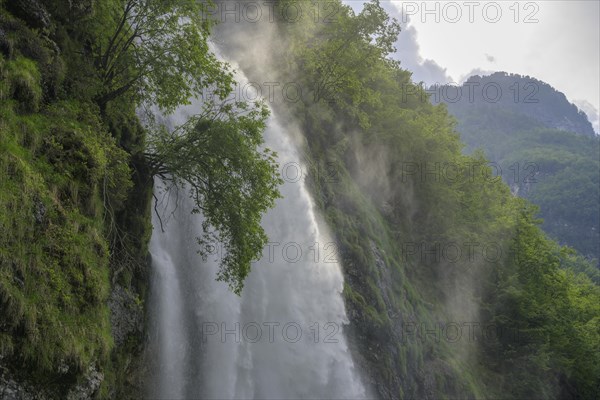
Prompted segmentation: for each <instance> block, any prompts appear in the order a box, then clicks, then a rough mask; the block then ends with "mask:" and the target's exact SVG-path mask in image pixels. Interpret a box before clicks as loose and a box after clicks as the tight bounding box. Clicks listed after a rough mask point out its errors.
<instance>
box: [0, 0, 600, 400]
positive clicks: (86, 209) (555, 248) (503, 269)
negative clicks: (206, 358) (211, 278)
mask: <svg viewBox="0 0 600 400" xmlns="http://www.w3.org/2000/svg"><path fill="white" fill-rule="evenodd" d="M320 3H321V5H322V6H323V7H325V6H327V5H329V6H330V7H331V6H333V7H335V10H336V12H335V13H334V14H333V16H332V17H331V19H330V20H328V21H326V22H324V21H323V20H320V19H313V18H305V19H302V20H301V21H298V22H297V23H289V21H286V18H285V15H286V14H285V12H282V10H284V9H285V8H286V7H288V6H289V5H290V4H295V5H300V6H302V4H306V2H294V1H279V2H277V3H276V5H275V15H276V16H278V17H277V19H276V22H275V23H273V24H268V25H267V26H265V25H264V24H255V25H254V26H253V27H242V26H241V25H242V24H238V25H236V26H234V27H231V26H229V27H228V26H221V27H218V26H217V27H216V30H215V31H214V33H213V35H214V37H215V38H216V40H220V41H223V42H225V43H226V44H227V45H228V46H229V50H228V51H229V52H231V53H236V54H237V57H238V58H237V59H239V60H240V65H241V67H242V68H243V69H244V71H247V74H248V75H249V76H250V77H251V78H252V79H256V80H259V81H261V82H265V81H270V80H269V79H276V80H279V81H280V82H295V83H296V84H298V85H299V87H301V88H302V91H301V98H300V99H298V100H297V101H294V102H292V101H280V102H277V103H276V104H272V107H273V108H274V109H275V110H276V111H277V112H278V113H279V115H281V116H283V118H284V119H285V120H286V122H287V123H289V124H297V125H298V126H299V127H300V128H301V131H302V132H303V133H304V137H305V144H306V146H305V147H306V158H307V165H308V166H309V167H310V168H309V169H310V173H309V177H308V179H309V182H310V185H311V189H312V194H313V196H314V198H315V201H316V203H317V205H318V207H319V209H320V210H321V212H322V214H323V216H324V217H325V219H326V220H327V222H328V223H329V225H330V226H331V228H332V233H333V235H334V237H335V238H336V241H337V244H338V247H339V251H340V256H341V257H340V258H341V260H342V264H343V268H344V275H345V287H344V297H345V301H346V307H347V309H348V316H349V319H350V325H349V327H348V330H349V334H350V341H351V344H352V350H353V353H354V357H355V359H356V360H357V361H358V364H359V365H360V367H361V369H362V372H363V374H364V375H365V377H366V379H367V381H368V382H369V383H370V384H371V385H372V388H373V394H374V395H375V396H377V397H382V398H429V399H434V398H456V397H460V398H500V397H502V398H506V397H509V398H573V399H575V398H589V399H592V398H595V397H597V395H598V388H599V381H598V379H599V378H598V377H599V376H600V370H599V368H600V362H599V361H600V359H599V357H600V355H599V354H600V352H599V351H598V350H599V346H600V317H599V314H600V308H599V307H600V292H599V289H598V286H597V284H596V283H594V282H592V281H591V280H590V279H589V278H588V277H587V276H585V275H584V274H581V273H579V272H578V271H581V270H584V269H585V268H587V267H588V266H589V265H588V264H587V261H586V260H583V259H581V258H580V257H578V256H577V255H575V254H574V253H573V252H572V251H571V250H569V249H568V248H564V247H561V246H559V245H558V244H557V243H555V242H553V241H552V240H550V239H548V238H547V237H546V235H545V234H544V233H543V232H542V230H541V229H540V228H539V221H538V220H537V218H536V209H535V207H532V206H531V204H530V203H528V202H527V201H526V200H523V199H520V198H517V197H514V196H513V195H512V194H511V192H510V189H509V187H508V186H507V185H506V184H504V183H502V182H501V181H500V180H498V179H492V178H491V176H492V171H491V169H490V168H489V166H488V164H489V163H488V160H487V159H486V158H485V157H484V156H483V155H481V154H475V155H473V156H469V155H465V154H463V153H462V149H463V144H462V143H461V142H460V138H459V133H458V132H457V131H456V128H455V126H456V124H455V121H454V119H453V118H452V117H450V115H449V114H448V111H447V109H446V107H445V106H443V105H437V106H436V105H432V104H431V103H429V102H423V101H422V97H423V96H426V94H424V93H423V89H422V88H420V87H419V86H418V85H416V84H415V83H413V82H412V81H411V76H410V72H409V71H406V70H403V69H402V68H401V66H400V65H398V64H397V63H395V62H393V61H391V60H390V59H389V58H388V55H389V54H390V53H391V52H392V43H394V41H395V36H396V35H397V34H398V33H399V28H398V25H397V24H396V23H395V22H394V21H391V20H390V19H389V18H388V16H387V15H386V14H385V12H384V11H383V9H382V8H381V7H380V4H379V2H378V1H371V2H370V3H367V5H366V6H365V9H364V11H363V12H362V13H361V14H359V15H354V13H353V12H352V11H351V9H349V8H348V7H346V6H343V5H342V3H341V2H339V1H333V2H332V1H328V2H327V4H324V3H325V2H320ZM189 4H192V3H189ZM194 4H195V3H194ZM128 5H132V7H141V8H140V9H138V11H139V10H147V11H148V12H156V13H159V14H158V15H160V16H164V17H165V19H164V21H166V23H167V25H166V26H167V27H169V26H170V28H171V29H173V28H174V27H177V24H174V21H177V22H178V20H177V19H173V18H169V17H173V16H181V14H178V13H180V12H195V11H198V9H197V8H194V6H190V7H191V8H189V9H188V8H186V7H187V5H188V3H183V6H182V8H183V9H182V8H178V6H181V3H179V2H177V1H163V2H158V1H152V0H143V1H142V0H139V1H133V0H130V1H125V0H112V1H107V2H103V3H100V2H92V1H86V0H81V1H71V2H68V4H67V2H63V1H59V0H55V1H45V2H38V1H15V2H13V1H3V2H2V3H0V9H1V11H2V14H0V50H1V51H0V76H1V81H0V117H1V119H0V171H2V174H1V175H0V207H1V209H2V213H1V214H0V218H1V219H0V223H1V224H2V231H1V232H0V315H1V319H0V371H1V377H2V379H8V378H7V377H10V379H11V380H16V381H18V382H24V383H27V385H28V386H26V387H29V388H30V389H28V390H29V392H35V394H36V395H39V396H40V397H42V398H66V397H73V396H74V393H77V394H78V395H81V396H83V397H84V398H114V397H117V398H127V397H136V396H137V397H139V396H140V393H141V392H140V391H139V390H140V386H141V385H142V384H143V383H142V382H141V379H142V376H143V372H144V371H143V369H144V362H143V355H141V354H142V350H143V341H144V333H143V330H144V324H143V321H142V322H140V321H138V319H143V317H141V316H140V315H141V314H142V313H143V308H144V300H145V291H146V288H147V279H148V276H147V272H148V271H147V268H148V264H147V259H146V258H147V241H148V237H149V234H150V232H151V229H152V228H151V226H150V218H149V217H150V212H151V208H152V176H153V175H155V176H161V175H162V176H163V178H166V179H169V178H168V177H169V176H171V175H169V172H172V173H177V175H176V177H177V179H175V180H174V181H173V184H175V185H177V184H182V181H185V182H187V183H188V184H196V185H197V188H198V191H197V192H196V193H197V194H198V196H197V197H196V200H197V201H198V203H197V205H198V207H199V208H201V209H203V210H204V209H206V210H208V211H207V212H208V213H210V212H212V213H213V214H209V215H212V217H213V219H212V220H211V222H212V223H213V224H214V225H216V227H222V228H224V229H223V230H222V232H224V233H225V237H220V238H217V239H220V240H225V241H227V240H229V242H228V243H229V244H230V245H231V246H230V247H229V248H230V249H231V251H232V253H231V254H232V257H230V258H228V259H226V262H225V263H224V264H223V270H222V271H223V274H222V275H221V276H220V278H221V279H222V280H224V281H226V282H227V283H229V284H230V285H231V287H232V289H233V290H242V286H243V279H244V277H245V276H246V275H247V273H248V271H249V268H250V260H251V259H252V258H253V256H254V255H255V253H256V251H257V249H260V247H261V246H262V245H264V241H265V240H266V238H265V237H264V234H263V233H262V231H261V230H260V227H259V226H257V224H258V222H259V220H260V215H261V213H262V212H264V210H265V209H266V208H268V206H269V205H270V200H272V199H273V198H274V197H276V195H277V193H276V190H275V189H274V186H273V184H275V183H277V182H278V180H279V177H278V176H276V174H275V171H276V169H275V168H274V165H273V159H272V158H270V157H269V154H268V153H263V152H262V150H259V149H260V145H261V140H260V132H261V130H262V129H263V128H264V123H265V120H266V115H265V114H264V112H263V111H264V110H263V108H261V107H260V106H257V108H253V106H252V105H246V107H247V108H246V110H249V112H248V113H245V114H244V113H242V115H245V116H246V117H245V118H241V119H239V118H236V117H235V115H237V114H236V111H238V110H236V109H227V110H225V114H224V115H225V116H224V118H225V120H224V121H223V120H220V121H219V122H217V123H215V124H210V123H207V119H208V120H210V121H214V120H215V118H214V117H215V115H214V114H204V116H205V117H206V115H209V117H210V118H203V117H202V115H200V117H199V118H198V119H193V120H191V121H190V124H188V125H187V126H186V127H185V130H184V133H185V134H184V135H182V136H178V137H173V135H169V132H168V131H166V130H165V129H161V127H159V128H157V130H155V131H152V130H149V129H148V126H147V125H146V127H144V126H142V125H141V123H140V121H139V119H138V116H137V115H136V109H137V108H138V107H139V106H140V105H142V104H143V103H145V104H148V103H150V104H158V105H161V106H162V108H163V109H164V110H166V111H167V112H168V111H169V110H171V111H172V110H173V109H174V108H175V107H177V105H179V104H182V103H183V104H184V103H185V102H186V101H187V100H188V98H189V97H191V96H193V95H198V91H201V90H202V89H204V88H206V87H208V86H210V85H216V86H217V88H220V90H221V92H220V93H221V95H223V96H224V97H226V96H227V94H229V93H230V91H231V84H232V83H233V82H232V75H231V73H230V70H229V68H228V67H227V66H226V65H224V64H221V63H219V62H217V61H216V59H215V58H214V57H213V56H212V55H211V54H210V51H209V48H208V45H207V43H208V42H207V41H208V32H209V31H210V29H212V26H211V25H210V24H206V25H205V24H204V23H205V20H204V19H194V18H191V19H190V20H189V22H190V26H189V27H188V28H187V30H181V32H182V34H188V35H190V37H189V38H191V39H192V40H191V41H190V42H185V43H193V44H195V46H191V47H185V46H176V45H177V44H181V43H182V42H179V43H175V45H174V43H173V42H169V40H171V39H175V38H179V37H178V36H177V35H170V36H169V35H167V36H166V39H169V40H166V41H164V42H162V43H161V44H162V45H163V46H166V45H167V44H169V45H171V46H172V47H169V49H168V50H169V52H170V53H169V55H172V54H180V55H181V53H177V51H182V52H184V53H185V52H186V51H188V50H190V49H191V50H192V51H191V52H190V53H185V55H186V56H189V57H190V58H189V59H186V60H187V61H188V62H189V63H192V64H191V65H190V64H185V63H184V64H181V63H179V62H176V63H172V64H169V62H170V61H173V60H174V58H171V59H170V60H169V59H167V58H165V59H158V61H159V63H158V64H155V66H156V67H157V68H156V69H155V70H146V69H143V68H144V67H146V64H145V63H143V61H144V60H146V61H148V58H146V59H144V57H148V56H152V54H154V55H155V54H156V53H151V52H152V51H159V52H160V51H163V50H164V48H161V47H160V46H157V47H156V46H152V47H149V48H146V49H142V50H143V51H141V50H140V49H139V48H136V47H135V46H134V47H127V46H125V47H122V49H123V50H122V51H121V52H119V53H117V54H116V55H115V53H111V52H110V51H107V50H106V49H107V48H108V49H110V48H114V46H115V43H117V44H118V43H121V44H123V43H127V38H128V37H131V36H120V35H121V33H120V32H130V30H129V29H130V28H132V27H135V26H136V25H135V24H136V23H138V24H139V22H140V20H136V19H135V17H131V18H123V16H124V15H127V13H124V11H123V10H127V7H128ZM146 6H152V7H150V8H144V7H146ZM130 11H131V10H130ZM160 13H162V14H160ZM130 15H144V14H139V13H138V14H135V13H134V14H130ZM190 15H192V16H193V15H194V14H190ZM123 21H124V22H123ZM169 24H170V25H169ZM222 25H225V24H222ZM133 31H134V32H137V31H136V30H135V29H133ZM151 32H152V31H151ZM161 32H162V31H161V30H160V29H158V30H157V31H155V33H156V34H158V35H159V34H160V33H161ZM170 32H179V31H178V30H175V31H173V30H171V31H170ZM115 33H116V34H115ZM133 37H134V38H135V35H133ZM113 38H115V39H114V40H112V39H113ZM119 38H123V39H124V42H120V39H119ZM266 41H268V43H269V44H270V45H271V46H264V47H262V48H261V50H262V52H256V51H255V50H256V48H255V45H256V43H263V44H265V42H266ZM132 42H134V39H132ZM146 51H147V52H150V53H147V52H146ZM105 54H109V55H110V54H112V55H115V56H114V57H112V58H111V57H104V55H105ZM161 54H162V53H161ZM175 59H177V58H175ZM177 60H179V59H177ZM109 61H110V62H109ZM162 61H164V63H162V64H161V63H160V62H162ZM140 63H141V64H140ZM170 66H173V69H170V68H169V67H170ZM178 68H179V69H178ZM186 68H189V70H186ZM195 72H198V73H199V75H198V76H195V77H194V76H192V77H190V74H193V73H195ZM186 73H187V75H186ZM140 74H142V75H144V76H147V77H148V79H146V80H141V81H140V80H139V77H140ZM136 78H137V79H136ZM194 78H197V79H194ZM144 96H148V98H145V97H144ZM239 107H244V105H239ZM228 111H230V112H231V113H229V114H228V113H227V112H228ZM207 112H210V110H209V111H207ZM220 115H222V114H220ZM228 117H231V119H227V118H228ZM151 128H152V129H154V126H151ZM162 128H164V127H162ZM180 138H182V139H185V140H184V141H183V142H179V141H178V139H180ZM240 138H242V139H244V140H243V141H242V142H239V141H237V139H240ZM217 139H223V140H226V142H223V141H219V140H217ZM206 140H209V141H210V143H211V144H212V145H211V146H210V147H209V149H210V153H209V154H206V153H203V152H202V151H197V152H194V151H190V152H189V153H186V154H187V155H188V156H189V157H190V158H193V159H194V160H195V161H197V162H198V165H201V163H202V162H203V161H207V162H211V161H215V160H217V161H218V160H222V159H223V156H226V157H227V159H231V160H238V161H239V163H234V164H232V165H233V166H238V167H239V166H241V167H242V168H245V167H246V166H249V169H248V168H246V169H245V170H247V171H252V172H256V174H257V175H256V176H257V178H256V179H252V176H248V175H244V174H234V175H235V176H236V177H237V176H239V177H242V178H243V179H240V180H239V181H238V180H230V179H228V176H229V174H228V171H229V170H228V169H227V167H226V166H227V165H228V164H222V163H221V165H222V166H225V168H220V167H219V168H217V169H216V173H215V174H214V175H211V173H212V171H213V169H212V168H210V169H202V168H200V167H198V168H194V166H195V165H196V164H190V163H189V160H190V158H178V157H177V155H179V154H184V153H180V152H179V151H180V150H181V149H182V146H185V148H186V149H190V150H202V149H204V148H203V147H200V146H198V143H199V142H200V143H201V142H203V141H206ZM233 142H235V143H242V144H243V145H242V146H238V147H235V146H227V143H229V144H232V143H233ZM157 150H160V151H157ZM225 150H230V151H229V152H226V151H225ZM186 161H187V163H186ZM215 162H216V161H215ZM215 165H216V164H215ZM441 166H450V167H449V168H446V169H441V168H442V167H441ZM438 168H439V169H438ZM473 168H476V170H477V171H478V172H481V171H483V172H485V173H477V174H473V173H472V171H473ZM432 171H433V173H431V172H432ZM442 171H443V172H442ZM324 172H326V173H324ZM207 176H210V177H211V181H212V179H215V180H216V182H219V185H217V186H216V187H215V186H208V185H207V186H202V183H201V182H202V179H203V178H206V177H207ZM248 180H249V181H251V182H252V183H254V184H255V185H254V186H251V187H252V188H253V189H254V190H250V191H246V192H244V191H237V190H239V189H240V188H244V187H246V186H244V185H245V184H246V183H247V181H248ZM226 192H227V193H228V192H231V193H233V194H234V195H235V194H239V197H235V196H232V197H227V199H228V201H227V203H226V204H228V206H227V207H223V206H222V204H223V203H221V202H220V199H221V198H222V197H221V196H224V195H225V194H224V193H226ZM244 194H246V195H245V196H243V195H244ZM246 215H248V216H249V217H248V218H245V217H244V216H246ZM208 233H209V234H210V230H209V232H208ZM123 310H125V311H123ZM131 319H133V320H134V321H135V322H131ZM123 326H125V328H123ZM486 328H491V329H492V331H493V334H490V333H489V329H486ZM450 329H452V330H450ZM457 329H458V332H461V336H460V337H458V338H457V336H456V333H457ZM467 330H468V332H469V333H467ZM5 376H6V378H5ZM0 383H1V382H0Z"/></svg>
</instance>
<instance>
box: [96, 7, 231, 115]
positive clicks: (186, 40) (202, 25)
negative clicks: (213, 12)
mask: <svg viewBox="0 0 600 400" xmlns="http://www.w3.org/2000/svg"><path fill="white" fill-rule="evenodd" d="M118 3H120V6H119V7H115V6H114V3H105V4H99V7H109V10H107V11H105V12H103V13H101V14H102V15H112V21H111V23H110V24H109V23H108V22H107V21H101V22H99V25H100V26H99V28H98V29H104V30H106V27H107V26H110V25H113V26H114V30H113V31H112V33H111V34H109V35H103V36H99V37H98V40H97V42H96V43H95V44H94V46H93V53H94V58H95V63H96V67H97V70H98V73H99V75H100V81H101V83H102V86H101V89H100V90H99V93H98V95H97V102H98V103H99V104H100V106H101V107H104V106H105V105H106V103H107V102H109V101H111V100H114V99H115V98H117V97H119V96H121V95H123V94H125V93H127V92H129V93H130V94H132V95H133V96H135V97H136V100H137V101H138V102H143V103H146V104H152V105H158V106H159V107H160V108H161V109H163V110H164V111H166V112H172V111H173V110H174V109H175V108H176V107H177V106H179V105H181V104H188V103H189V99H190V98H191V97H193V96H194V95H195V94H197V93H199V92H201V91H202V90H203V89H205V88H207V87H209V86H213V87H214V90H215V91H216V92H217V94H219V95H222V96H223V97H225V96H226V94H227V93H228V92H229V90H230V89H231V84H232V82H233V77H232V74H231V72H230V71H229V69H228V67H227V65H226V64H225V63H223V62H221V61H219V60H218V59H217V58H216V57H215V55H214V54H213V53H212V52H211V51H210V48H209V45H208V37H209V34H210V29H211V27H212V26H213V25H214V21H213V20H212V19H210V18H207V13H206V7H208V6H209V5H210V3H212V2H210V1H209V2H200V1H185V0H183V1H182V0H119V1H118Z"/></svg>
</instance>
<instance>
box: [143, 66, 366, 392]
mask: <svg viewBox="0 0 600 400" xmlns="http://www.w3.org/2000/svg"><path fill="white" fill-rule="evenodd" d="M243 79H244V77H241V80H243ZM192 108H193V106H192ZM187 111H189V107H187V108H182V109H181V110H179V111H178V112H177V113H176V114H175V115H174V116H173V118H175V120H171V122H172V123H174V124H177V123H181V122H183V120H184V119H185V116H186V113H187ZM287 130H288V129H287V128H286V127H284V126H282V125H281V124H280V123H279V122H278V120H277V118H276V116H273V117H271V119H270V120H269V124H268V128H267V129H266V131H265V142H266V146H267V147H269V148H270V149H272V150H274V151H276V152H277V153H278V162H279V163H280V165H281V166H287V167H288V168H286V171H287V175H290V176H288V177H287V178H288V179H286V182H285V183H284V184H283V185H282V187H281V188H280V191H281V194H282V196H283V198H282V199H279V200H278V201H277V203H276V206H275V207H274V208H273V209H272V210H270V211H269V212H268V213H267V214H266V215H265V217H264V219H263V224H262V225H263V227H264V229H265V231H266V233H267V235H268V236H269V238H270V241H271V243H270V244H269V246H268V247H267V248H266V249H265V251H264V252H263V257H262V259H261V260H260V261H258V262H256V263H254V264H253V266H252V271H251V273H250V274H249V276H248V278H247V279H246V281H245V286H244V290H243V292H242V295H241V296H236V295H235V294H233V293H232V292H230V291H229V289H228V288H227V286H226V285H225V284H224V283H222V282H217V281H215V276H216V273H217V268H218V257H219V253H220V249H218V248H216V249H215V251H214V254H213V256H212V257H211V256H209V257H208V260H207V261H203V260H202V258H201V257H200V256H199V255H198V254H197V250H198V244H197V242H196V240H195V238H196V237H197V236H200V233H201V222H202V219H201V217H200V216H197V215H191V214H190V210H191V208H192V204H191V200H190V199H189V196H187V195H185V194H182V193H180V194H179V196H177V198H176V197H175V196H176V195H175V194H170V195H169V196H168V197H167V198H166V199H163V206H162V207H161V210H162V215H164V216H170V217H169V219H170V220H169V221H167V222H166V224H165V227H164V228H165V231H164V232H162V231H161V223H160V221H159V219H158V217H157V216H156V215H155V216H154V217H153V223H154V232H153V235H152V239H151V242H150V252H151V254H152V266H153V278H152V286H151V294H150V313H151V315H152V318H151V328H150V331H151V338H152V339H151V345H150V349H151V350H150V351H151V352H152V358H153V363H152V364H153V366H152V369H153V370H154V372H153V377H154V379H152V382H150V384H149V394H150V396H151V397H153V398H157V397H158V398H169V399H176V398H219V399H223V398H227V399H229V398H261V399H286V398H287V399H292V398H294V399H296V398H328V399H333V398H344V399H351V398H361V397H365V389H364V388H363V385H362V384H361V381H360V379H359V377H358V372H357V371H356V369H355V368H354V364H353V362H352V358H351V355H350V352H349V349H348V346H347V344H346V340H345V338H344V336H343V333H342V327H343V324H345V323H346V322H347V321H346V314H345V309H344V303H343V299H342V295H341V292H342V288H343V276H342V273H341V270H340V267H339V264H338V263H337V260H336V254H335V246H333V244H332V243H331V241H330V240H329V239H328V237H327V234H326V233H325V232H324V229H325V228H324V225H323V224H322V223H319V222H318V221H317V217H316V214H315V210H314V206H313V203H312V201H311V198H310V195H309V193H308V191H307V188H306V186H305V184H304V180H303V179H296V178H300V177H298V176H291V175H295V173H296V172H299V171H300V169H299V168H296V167H299V166H300V155H299V152H298V150H297V146H296V145H295V144H294V142H293V140H292V135H291V134H290V132H288V131H287ZM290 166H291V168H290ZM292 170H294V171H295V172H294V173H292V172H290V171H292ZM159 185H160V182H157V185H156V186H157V188H155V190H157V191H158V190H159V189H158V186H159ZM176 203H177V207H175V204H176ZM164 219H165V218H163V222H165V221H164Z"/></svg>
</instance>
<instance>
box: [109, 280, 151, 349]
mask: <svg viewBox="0 0 600 400" xmlns="http://www.w3.org/2000/svg"><path fill="white" fill-rule="evenodd" d="M108 306H109V308H110V324H111V330H112V336H113V338H114V340H115V345H117V346H121V345H123V344H124V343H125V340H126V339H127V336H129V335H130V334H133V333H138V334H139V333H141V332H142V331H143V329H144V313H143V309H142V307H141V305H140V304H139V303H138V301H137V297H135V296H134V295H133V294H132V293H131V292H129V291H128V290H126V289H125V288H123V287H122V286H120V285H114V287H113V289H112V291H111V293H110V297H109V299H108Z"/></svg>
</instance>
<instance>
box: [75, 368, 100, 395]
mask: <svg viewBox="0 0 600 400" xmlns="http://www.w3.org/2000/svg"><path fill="white" fill-rule="evenodd" d="M103 380H104V375H103V374H102V373H100V372H98V371H97V370H96V368H95V367H94V366H90V367H89V368H88V372H87V374H86V377H85V379H84V380H83V382H81V383H80V384H79V385H77V386H75V387H74V388H73V389H71V390H70V391H69V395H68V396H67V400H89V399H92V398H93V396H94V394H95V393H96V392H97V391H98V389H99V388H100V385H101V384H102V381H103Z"/></svg>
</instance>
